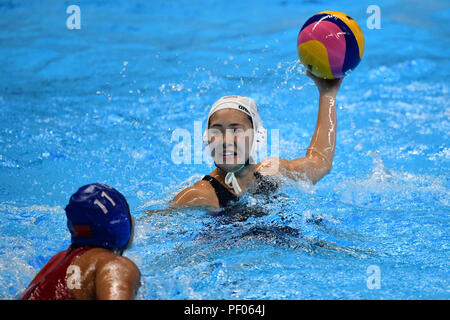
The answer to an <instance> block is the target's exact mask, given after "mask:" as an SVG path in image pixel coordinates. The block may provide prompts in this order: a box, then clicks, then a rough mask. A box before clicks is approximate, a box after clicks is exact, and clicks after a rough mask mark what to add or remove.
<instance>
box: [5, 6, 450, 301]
mask: <svg viewBox="0 0 450 320" xmlns="http://www.w3.org/2000/svg"><path fill="white" fill-rule="evenodd" d="M71 4H77V5H78V6H79V7H80V9H81V29H79V30H76V29H75V30H69V29H68V28H67V27H66V20H67V18H68V17H69V14H67V13H66V8H67V7H68V6H69V5H71ZM371 4H372V2H370V1H336V2H333V6H332V7H331V5H330V4H329V2H326V1H301V2H300V1H288V0H280V1H266V0H265V1H260V0H258V1H256V0H255V1H244V2H242V1H226V2H225V1H222V2H219V1H185V0H182V1H173V2H172V1H157V0H155V1H125V0H123V1H114V2H113V3H112V2H111V3H110V2H104V1H76V3H72V2H70V1H50V0H46V1H2V2H1V3H0V12H1V16H2V19H1V20H0V44H1V45H0V57H1V61H2V62H1V67H0V68H1V73H0V110H1V113H0V114H1V121H0V132H1V133H0V146H1V149H0V150H1V152H0V181H1V186H0V211H1V212H0V213H1V216H2V218H1V219H0V235H1V237H0V298H2V299H14V298H15V297H16V295H17V294H18V293H19V292H20V291H21V290H22V289H23V288H24V287H26V286H27V285H28V283H29V282H30V281H31V279H32V278H33V277H34V275H35V274H36V273H37V272H38V271H39V270H40V268H42V266H43V265H44V264H45V263H46V262H47V261H48V259H50V257H51V256H53V255H54V254H55V253H56V252H58V251H60V250H63V249H65V248H66V247H67V246H68V245H69V242H70V237H69V233H68V231H67V229H66V219H65V214H64V207H65V205H66V204H67V202H68V199H69V197H70V195H71V194H72V193H74V192H75V191H76V190H77V189H78V188H79V187H80V186H82V185H85V184H88V183H91V182H103V183H106V184H108V185H111V186H113V187H115V188H117V189H118V190H119V191H121V192H122V193H123V194H124V195H125V196H126V198H127V199H128V201H129V203H130V207H131V210H132V213H133V215H134V216H135V217H136V235H135V239H134V245H133V247H132V248H131V249H130V250H128V251H126V253H125V256H127V257H129V258H131V259H133V261H135V262H136V264H137V265H138V267H139V268H140V270H141V273H142V287H141V289H140V291H139V295H138V298H139V299H449V298H450V292H449V222H450V215H449V213H450V192H449V185H450V179H449V176H450V175H449V173H450V172H449V171H450V170H449V162H450V146H449V143H448V142H449V133H450V103H449V101H450V99H449V98H450V94H449V91H448V90H449V80H450V73H449V70H450V60H449V58H448V48H449V41H450V40H449V39H450V29H449V27H448V26H449V25H450V6H449V4H448V2H447V1H434V0H431V1H427V2H426V3H423V2H420V1H414V3H413V4H411V1H377V5H378V6H379V8H380V12H381V15H380V18H381V26H380V27H381V28H380V29H370V28H369V27H368V25H367V23H366V21H367V19H368V18H369V17H370V15H371V14H370V13H367V7H368V6H369V5H371ZM329 9H333V10H337V11H343V12H345V13H347V14H349V15H350V16H352V17H353V18H354V19H355V20H356V21H357V22H358V23H359V24H360V26H361V28H362V30H363V32H364V35H365V40H366V49H365V55H364V57H363V60H362V62H361V64H360V65H359V66H358V67H357V69H356V70H355V71H354V72H352V73H351V74H350V75H349V76H348V77H347V78H346V79H344V81H343V84H342V87H341V90H340V92H339V94H338V102H337V106H338V108H337V116H338V128H337V129H338V131H337V147H336V154H335V158H334V162H333V169H332V171H331V173H330V174H329V175H327V176H326V177H324V178H323V179H322V180H321V181H320V182H319V183H318V184H316V185H315V186H313V185H310V184H308V183H302V182H293V181H286V182H285V184H284V185H283V186H282V188H281V189H280V190H279V191H278V192H277V193H275V194H274V195H273V196H270V197H258V196H253V195H251V194H246V195H245V196H244V197H243V199H242V201H240V203H238V204H237V205H236V206H234V207H232V208H230V209H229V210H227V211H224V212H221V213H220V214H215V215H212V214H210V213H208V212H207V211H205V210H200V209H190V210H178V211H173V210H167V206H166V204H167V202H168V201H170V200H171V199H172V198H173V197H174V196H175V195H176V194H177V193H178V192H180V191H181V190H182V189H183V188H185V187H187V186H190V185H192V184H193V183H194V182H195V181H196V180H198V179H201V178H202V177H203V176H204V175H205V174H207V173H209V172H211V171H212V170H213V167H211V166H210V164H208V163H206V162H202V163H200V164H194V163H193V161H192V162H191V163H190V164H188V163H182V164H177V163H174V161H173V158H172V150H173V149H174V147H175V145H176V144H177V143H178V141H173V139H172V134H173V132H174V131H175V130H177V129H186V130H187V131H188V132H192V133H193V132H194V129H195V128H194V127H195V123H194V122H196V121H201V123H203V126H204V124H205V122H206V116H207V111H208V110H209V107H210V106H211V104H212V103H213V102H214V101H216V100H217V99H218V98H219V97H221V96H223V95H230V94H239V95H245V96H250V97H252V98H253V99H254V100H255V102H256V103H257V105H258V106H259V109H260V112H261V117H262V120H263V124H264V126H265V127H266V128H267V129H268V130H269V132H270V130H271V129H278V130H279V140H280V148H279V155H280V157H282V158H286V159H295V158H298V157H302V156H304V155H305V152H306V148H307V147H308V145H309V142H310V138H311V135H312V133H313V131H314V127H315V123H316V116H317V106H318V95H317V92H316V88H315V87H314V86H313V84H312V81H311V80H309V79H308V78H307V77H306V76H304V75H303V74H302V72H303V71H304V69H303V68H302V66H301V65H298V64H297V52H296V39H297V34H298V31H299V29H300V27H301V26H302V24H303V23H304V22H305V21H306V19H307V18H308V17H310V16H311V15H313V14H315V13H317V12H320V11H323V10H329ZM193 139H194V138H193ZM193 144H194V142H193V141H192V145H193ZM195 152H198V151H195V150H194V148H193V147H192V157H193V156H194V154H195ZM148 211H150V212H151V214H147V213H146V212H148Z"/></svg>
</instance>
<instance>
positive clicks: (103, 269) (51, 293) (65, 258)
mask: <svg viewBox="0 0 450 320" xmlns="http://www.w3.org/2000/svg"><path fill="white" fill-rule="evenodd" d="M139 281H140V272H139V269H138V268H137V266H136V265H135V264H134V263H133V262H132V261H131V260H130V259H128V258H126V257H122V256H118V255H116V254H114V253H113V252H112V251H110V250H107V249H103V248H90V247H79V248H69V249H68V250H65V251H62V252H59V253H58V254H56V255H55V256H54V257H53V258H52V259H50V261H49V262H48V263H47V264H46V265H45V266H44V268H42V270H41V271H40V272H39V273H38V274H37V275H36V277H35V278H34V280H33V281H32V282H31V284H30V286H29V287H28V288H27V290H26V291H25V293H24V295H23V296H22V299H23V300H28V299H30V300H113V299H115V300H125V299H133V298H134V296H135V294H136V293H137V290H138V288H139ZM130 284H131V285H130Z"/></svg>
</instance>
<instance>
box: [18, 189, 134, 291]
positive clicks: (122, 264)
mask: <svg viewBox="0 0 450 320" xmlns="http://www.w3.org/2000/svg"><path fill="white" fill-rule="evenodd" d="M65 211H66V216H67V227H68V228H69V231H70V233H71V245H70V247H69V248H68V249H67V250H65V251H62V252H59V253H58V254H56V255H55V256H53V257H52V258H51V259H50V261H49V262H48V263H47V264H46V265H45V266H44V267H43V268H42V270H41V271H40V272H39V273H38V274H37V275H36V277H35V278H34V280H33V281H32V282H31V283H30V285H29V286H28V288H27V289H26V290H25V292H24V293H23V294H22V297H21V299H22V300H127V299H133V298H134V297H135V295H136V293H137V290H138V288H139V284H140V272H139V269H138V268H137V266H136V265H135V264H134V263H133V262H132V261H131V260H130V259H128V258H126V257H122V252H123V250H125V249H126V248H128V247H129V246H130V245H131V242H132V239H133V230H134V222H133V218H132V216H131V214H130V209H129V206H128V203H127V201H126V199H125V197H124V196H123V195H122V194H121V193H120V192H118V191H117V190H115V189H114V188H111V187H109V186H107V185H104V184H101V183H94V184H90V185H86V186H84V187H81V188H80V189H79V190H78V191H77V192H76V193H75V194H73V195H72V197H71V198H70V201H69V204H68V205H67V206H66V209H65Z"/></svg>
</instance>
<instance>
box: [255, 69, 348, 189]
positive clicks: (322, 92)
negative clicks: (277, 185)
mask: <svg viewBox="0 0 450 320" xmlns="http://www.w3.org/2000/svg"><path fill="white" fill-rule="evenodd" d="M306 75H307V76H308V77H310V78H311V79H312V80H313V81H314V83H315V84H316V86H317V88H318V90H319V111H318V115H317V123H316V129H315V130H314V134H313V136H312V139H311V142H310V144H309V147H308V150H307V152H306V156H305V157H303V158H298V159H294V160H290V161H289V160H285V159H274V158H269V159H266V160H265V161H262V163H261V166H260V168H261V170H260V171H261V173H263V174H264V173H268V174H273V172H272V173H271V172H270V171H271V170H270V168H274V167H277V168H279V172H280V173H282V174H284V175H286V176H288V177H290V178H292V179H296V180H297V179H303V180H310V181H311V182H313V183H316V182H317V181H319V180H320V179H321V178H322V177H323V176H325V175H326V174H327V173H328V172H330V170H331V166H332V163H333V157H334V150H335V147H336V95H337V92H338V90H339V87H340V85H341V83H342V78H341V79H334V80H325V79H320V78H317V77H315V76H314V75H312V74H311V73H310V72H309V71H307V73H306Z"/></svg>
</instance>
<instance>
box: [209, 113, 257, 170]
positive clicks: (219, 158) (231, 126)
mask: <svg viewBox="0 0 450 320" xmlns="http://www.w3.org/2000/svg"><path fill="white" fill-rule="evenodd" d="M208 137H209V141H210V143H211V144H210V149H211V156H212V157H213V159H214V162H215V163H216V165H217V167H219V168H220V169H222V170H224V171H226V172H229V171H234V170H235V169H238V168H239V167H241V166H242V165H243V164H245V162H246V161H247V160H248V158H249V156H250V150H251V145H252V142H253V125H252V121H251V118H250V117H249V116H248V115H247V114H245V113H244V112H241V111H238V110H234V109H222V110H219V111H217V112H215V113H214V114H213V115H212V116H211V118H210V119H209V127H208Z"/></svg>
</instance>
